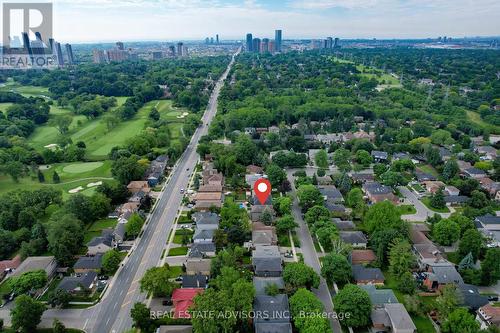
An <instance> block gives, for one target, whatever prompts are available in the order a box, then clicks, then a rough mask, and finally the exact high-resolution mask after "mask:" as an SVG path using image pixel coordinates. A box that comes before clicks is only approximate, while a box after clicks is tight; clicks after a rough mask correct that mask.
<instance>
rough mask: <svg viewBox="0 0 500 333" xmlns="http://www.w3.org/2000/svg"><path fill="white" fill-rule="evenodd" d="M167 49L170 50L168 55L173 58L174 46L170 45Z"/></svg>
mask: <svg viewBox="0 0 500 333" xmlns="http://www.w3.org/2000/svg"><path fill="white" fill-rule="evenodd" d="M168 49H169V50H170V55H171V56H172V57H175V46H174V45H170V46H169V47H168Z"/></svg>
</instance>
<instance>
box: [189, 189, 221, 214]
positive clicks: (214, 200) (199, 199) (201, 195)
mask: <svg viewBox="0 0 500 333" xmlns="http://www.w3.org/2000/svg"><path fill="white" fill-rule="evenodd" d="M193 200H194V201H195V203H196V204H195V209H196V210H199V211H207V210H210V208H211V207H217V208H220V207H222V201H223V200H224V195H223V194H222V192H198V193H196V194H195V195H194V196H193Z"/></svg>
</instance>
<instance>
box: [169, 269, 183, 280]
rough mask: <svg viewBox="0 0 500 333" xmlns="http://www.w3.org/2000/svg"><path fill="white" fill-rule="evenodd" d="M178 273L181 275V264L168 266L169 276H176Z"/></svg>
mask: <svg viewBox="0 0 500 333" xmlns="http://www.w3.org/2000/svg"><path fill="white" fill-rule="evenodd" d="M179 275H182V266H170V267H169V276H170V277H171V278H176V277H178V276H179Z"/></svg>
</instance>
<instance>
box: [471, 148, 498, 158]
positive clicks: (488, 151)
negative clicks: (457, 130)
mask: <svg viewBox="0 0 500 333" xmlns="http://www.w3.org/2000/svg"><path fill="white" fill-rule="evenodd" d="M474 151H475V152H476V153H478V154H479V155H481V157H480V159H481V160H485V161H494V160H495V159H496V158H497V156H498V155H497V150H496V149H495V148H494V147H492V146H479V147H476V148H475V149H474Z"/></svg>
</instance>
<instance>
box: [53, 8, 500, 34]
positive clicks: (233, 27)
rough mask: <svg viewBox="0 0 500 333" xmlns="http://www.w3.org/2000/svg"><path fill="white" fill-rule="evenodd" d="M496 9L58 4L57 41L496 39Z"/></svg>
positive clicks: (498, 29) (56, 20)
mask: <svg viewBox="0 0 500 333" xmlns="http://www.w3.org/2000/svg"><path fill="white" fill-rule="evenodd" d="M97 8H99V9H101V10H96V9H97ZM499 11H500V4H499V3H497V2H496V1H492V0H481V1H476V2H474V3H471V2H469V1H466V0H459V1H451V0H441V1H428V0H424V1H417V0H406V1H401V0H319V1H314V2H313V3H311V2H308V1H302V0H289V1H284V2H280V3H277V2H275V1H262V0H208V1H200V0H160V1H151V0H124V1H110V0H88V1H69V0H58V1H55V2H54V36H55V38H57V39H59V40H61V41H63V42H65V43H66V42H69V43H90V42H111V41H115V40H123V41H141V40H144V41H156V40H186V41H189V40H203V39H204V38H205V37H206V36H207V35H210V36H215V35H216V34H219V37H220V40H221V41H224V40H241V41H244V38H245V34H246V33H247V32H248V31H252V32H253V33H254V34H255V35H259V36H261V37H262V38H269V39H272V38H274V30H275V29H282V30H283V31H286V35H284V39H309V38H325V37H326V36H331V35H333V36H336V37H340V38H342V39H350V38H360V39H362V38H377V39H393V38H394V39H405V38H434V37H437V36H445V35H446V36H452V37H454V38H461V37H476V36H496V35H498V34H499V32H500V23H498V20H497V19H496V13H498V12H499ZM117 17H119V18H120V19H117ZM165 22H168V24H166V23H165ZM456 22H460V24H456Z"/></svg>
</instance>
